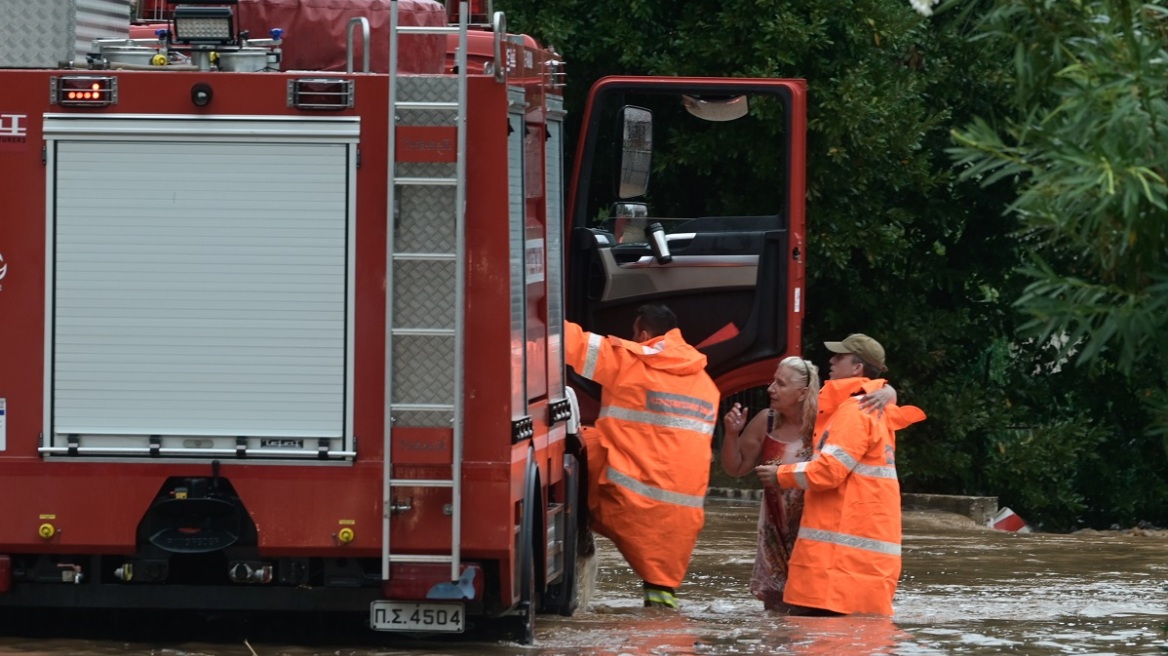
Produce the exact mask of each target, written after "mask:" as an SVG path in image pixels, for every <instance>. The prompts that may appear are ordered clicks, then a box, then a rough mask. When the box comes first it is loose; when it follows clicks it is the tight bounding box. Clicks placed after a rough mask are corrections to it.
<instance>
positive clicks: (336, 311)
mask: <svg viewBox="0 0 1168 656" xmlns="http://www.w3.org/2000/svg"><path fill="white" fill-rule="evenodd" d="M36 4H37V7H36V10H35V11H33V10H29V12H28V13H29V14H30V15H29V16H20V15H12V16H6V18H5V26H4V27H0V67H3V68H2V70H0V85H2V86H3V88H4V89H5V92H4V94H3V95H0V171H2V172H3V182H2V186H0V190H2V191H0V208H2V209H0V212H2V214H0V606H3V607H7V608H17V607H19V608H94V609H99V608H108V609H145V608H154V609H176V610H200V609H214V610H217V611H230V610H241V611H246V610H290V611H296V610H314V611H338V612H348V613H360V614H361V616H362V617H367V618H368V620H367V621H368V624H369V626H370V627H371V628H372V629H374V630H380V631H402V632H457V631H462V630H464V629H466V628H467V627H469V626H471V625H472V624H474V623H476V622H481V621H487V620H495V619H503V620H506V621H509V622H512V623H513V624H514V625H515V627H517V630H518V637H519V639H520V640H523V641H530V640H531V639H532V637H533V627H534V621H535V615H536V613H538V612H558V613H564V614H570V613H572V612H573V611H574V610H575V609H576V608H577V606H578V604H579V592H578V587H579V586H578V585H577V583H578V581H577V568H576V563H577V558H576V555H577V553H576V552H577V547H576V545H577V541H578V536H579V535H580V534H581V530H582V527H581V526H580V525H579V524H580V513H579V512H578V509H579V508H581V507H583V506H584V504H585V503H586V500H585V499H584V498H582V496H581V492H580V489H581V485H580V476H581V474H580V471H581V469H582V458H583V457H584V454H582V453H581V452H580V448H579V445H578V443H577V442H576V440H575V439H574V436H575V433H576V426H577V425H578V424H579V423H580V421H581V420H583V421H587V419H588V407H589V405H590V403H589V401H590V399H591V398H592V397H594V394H595V391H594V390H591V389H589V388H588V386H587V385H585V384H583V383H581V382H580V381H573V380H570V379H569V375H568V374H567V373H566V372H565V367H564V355H563V344H562V335H563V331H562V324H563V321H564V320H565V319H572V320H575V321H577V322H580V323H581V324H583V325H584V326H585V327H586V328H588V329H590V330H593V331H598V332H606V333H616V334H627V333H628V330H629V328H630V327H631V323H632V316H633V312H634V311H635V309H636V307H637V306H638V305H640V304H642V303H645V302H665V303H667V304H669V305H670V306H671V307H672V308H673V309H674V310H675V311H676V313H677V314H678V316H679V319H680V321H681V324H682V328H683V332H684V333H685V335H686V336H687V337H688V338H689V339H690V340H691V341H693V342H695V343H700V346H701V348H702V350H703V351H704V352H705V353H706V354H707V356H708V357H709V361H710V365H709V370H710V372H711V374H712V375H714V377H715V379H716V381H717V382H718V383H719V385H720V387H721V388H722V389H723V391H724V392H725V393H726V394H730V393H734V392H738V391H741V390H744V389H746V388H749V387H751V386H756V385H765V384H766V383H767V381H769V380H770V377H771V375H772V372H773V368H774V365H775V362H776V359H777V358H779V357H781V356H783V355H785V354H788V353H795V352H798V349H799V344H800V321H801V317H802V301H803V299H802V297H801V292H802V289H803V258H804V252H803V194H804V178H803V157H804V142H803V133H804V127H805V113H804V112H805V88H804V85H803V83H802V81H799V80H760V79H705V78H665V79H637V78H607V79H605V80H602V81H601V82H600V83H598V84H597V86H596V87H595V88H594V89H593V90H592V92H591V95H590V96H589V99H588V103H587V107H586V108H585V110H584V112H583V114H582V116H581V121H580V130H579V133H578V134H577V136H576V140H575V141H576V143H577V148H576V157H575V167H574V172H571V173H570V174H569V173H566V170H567V169H568V168H569V167H568V166H566V165H565V157H564V155H563V151H564V148H565V141H566V134H565V118H566V117H565V112H564V108H563V107H564V105H563V99H562V87H563V85H564V81H565V74H564V71H565V68H564V63H563V62H562V61H561V58H560V56H559V55H558V54H557V53H556V52H554V51H553V50H552V49H550V48H547V47H543V46H541V45H540V44H538V43H536V42H535V41H534V40H533V39H531V38H530V37H525V36H522V35H512V34H509V33H507V31H506V26H505V21H504V17H503V16H502V14H501V13H492V12H490V11H489V10H482V9H480V8H477V6H476V7H468V6H467V5H466V4H465V3H464V4H462V5H461V6H458V7H451V8H450V10H449V11H447V10H446V9H445V8H444V7H443V6H442V5H439V4H436V3H434V2H432V0H365V1H363V2H361V1H356V0H354V2H351V3H343V2H334V3H327V4H328V7H326V8H323V9H322V8H321V7H316V9H315V10H314V11H313V12H307V11H304V12H301V11H299V9H298V7H297V3H294V2H293V3H289V2H287V1H286V0H284V1H280V2H273V1H271V0H236V1H223V0H220V1H219V2H207V1H206V0H198V1H196V0H182V1H181V2H177V3H176V2H174V0H171V1H170V2H168V3H164V2H161V1H153V2H150V1H145V0H143V1H141V2H138V3H137V4H136V5H134V9H133V12H134V13H133V15H131V8H130V6H128V5H127V4H126V3H125V2H122V1H121V0H104V1H103V0H87V1H85V2H79V1H78V0H64V1H62V0H46V1H45V2H41V3H36ZM305 4H307V3H305ZM318 4H319V3H318ZM19 11H20V10H17V12H19ZM150 21H153V23H151V24H149V25H147V24H145V23H150ZM131 24H134V27H133V28H131ZM281 27H282V28H284V30H285V31H281V30H280V29H269V28H281ZM687 135H688V136H687ZM727 135H729V137H727ZM744 136H748V137H750V138H751V140H753V141H754V142H756V143H758V144H759V145H758V148H759V149H761V150H764V151H765V155H766V158H767V159H769V161H771V162H773V163H775V165H774V166H773V167H771V168H772V169H781V171H782V174H781V176H780V178H779V179H775V180H767V179H765V178H763V177H762V174H761V173H760V172H758V171H755V170H751V169H749V168H747V167H743V170H741V171H736V172H735V175H734V176H733V178H732V179H733V180H735V181H736V182H735V183H733V184H728V183H726V182H725V181H726V180H727V179H731V178H729V177H728V176H725V175H720V173H723V172H719V171H711V170H710V167H709V166H708V165H707V164H705V163H704V162H703V158H702V157H701V153H702V152H703V149H706V150H705V151H704V152H713V151H716V150H717V149H719V148H720V147H722V146H721V144H725V143H732V141H730V142H728V141H726V139H733V138H738V139H739V140H741V139H742V137H744ZM650 178H652V180H653V185H649V184H648V183H649V181H650ZM663 181H672V184H669V183H667V182H663ZM715 182H716V185H715ZM735 185H737V187H736V186H735ZM763 185H766V186H763ZM658 187H660V190H658ZM758 188H764V189H771V190H773V194H771V198H770V201H768V205H767V206H765V207H754V206H751V205H749V204H748V203H751V202H756V201H747V200H745V199H746V198H747V197H750V198H757V197H758V194H757V193H750V194H746V193H743V192H744V191H746V190H748V189H758ZM574 387H578V388H579V397H580V398H579V401H580V402H579V403H575V402H574V401H573V399H574V398H575V396H576V395H575V394H574V393H573V391H572V389H573V388H574ZM579 408H583V411H581V410H580V409H579ZM581 412H582V413H583V415H582V414H581Z"/></svg>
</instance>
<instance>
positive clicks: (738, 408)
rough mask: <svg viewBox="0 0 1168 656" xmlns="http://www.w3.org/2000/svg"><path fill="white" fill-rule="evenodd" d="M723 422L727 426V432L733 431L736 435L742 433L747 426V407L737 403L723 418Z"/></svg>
mask: <svg viewBox="0 0 1168 656" xmlns="http://www.w3.org/2000/svg"><path fill="white" fill-rule="evenodd" d="M722 424H723V425H724V426H726V432H727V433H731V432H733V433H734V434H735V435H740V434H741V433H742V429H743V428H744V427H745V426H746V408H744V407H742V404H741V403H735V404H734V407H733V408H730V412H727V413H726V416H725V417H723V418H722Z"/></svg>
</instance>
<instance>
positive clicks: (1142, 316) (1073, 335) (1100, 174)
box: [953, 0, 1168, 430]
mask: <svg viewBox="0 0 1168 656" xmlns="http://www.w3.org/2000/svg"><path fill="white" fill-rule="evenodd" d="M1166 19H1168V11H1166V10H1165V9H1164V8H1162V7H1157V6H1151V5H1139V4H1136V3H1131V2H1127V1H1125V0H1112V1H1104V0H1097V1H1095V2H1045V3H1038V2H1031V3H1012V2H1003V3H1000V4H999V5H997V6H995V8H994V10H993V11H991V12H989V14H988V15H987V16H986V22H985V25H986V34H987V35H988V36H989V37H991V38H990V41H991V42H994V43H998V44H999V45H1000V46H1001V47H1003V48H1005V47H1011V48H1012V49H1013V51H1014V66H1015V70H1016V74H1017V79H1018V94H1017V100H1016V103H1015V115H1014V117H1013V118H1010V119H1008V120H1003V121H998V122H996V123H992V124H991V123H989V122H986V121H975V122H973V123H971V124H970V125H969V126H968V127H967V128H965V129H964V130H962V131H958V132H956V133H955V136H956V140H957V142H958V144H959V146H958V147H957V148H954V149H953V153H954V155H955V157H956V159H957V161H958V163H959V165H961V166H963V167H964V172H963V177H964V178H966V179H973V180H978V181H980V182H981V183H982V184H983V185H993V184H996V183H1007V184H1011V185H1013V186H1014V188H1015V189H1016V190H1017V198H1016V200H1015V201H1014V202H1013V203H1012V204H1011V205H1010V206H1009V211H1010V212H1011V213H1012V214H1013V215H1014V216H1017V217H1018V219H1019V221H1020V226H1019V232H1018V238H1019V239H1021V240H1022V241H1023V243H1025V244H1026V245H1027V249H1028V251H1029V256H1030V262H1031V264H1030V265H1029V266H1027V267H1025V268H1023V269H1022V270H1021V273H1022V274H1023V275H1024V276H1026V277H1027V278H1028V279H1029V281H1030V282H1029V284H1028V285H1027V287H1026V289H1025V291H1024V292H1023V294H1022V295H1021V296H1020V298H1019V299H1018V302H1017V304H1018V307H1019V308H1020V309H1021V310H1022V311H1023V312H1025V313H1026V314H1027V315H1028V316H1029V318H1030V320H1029V321H1028V322H1027V323H1026V324H1025V325H1023V326H1022V330H1024V331H1027V332H1028V333H1030V334H1033V335H1036V336H1037V337H1038V338H1039V339H1040V340H1044V341H1045V340H1047V339H1049V338H1051V337H1052V336H1057V337H1059V338H1065V339H1062V351H1063V353H1064V354H1066V355H1074V356H1075V357H1076V359H1077V362H1079V363H1080V364H1086V363H1090V362H1092V361H1094V360H1096V359H1099V358H1105V359H1108V360H1110V361H1113V362H1115V363H1116V364H1117V366H1118V367H1119V370H1120V371H1121V372H1122V373H1123V374H1125V375H1127V374H1131V373H1132V372H1133V370H1134V368H1135V367H1136V366H1137V365H1138V364H1139V363H1140V362H1141V361H1143V360H1145V359H1150V360H1151V361H1152V362H1154V363H1157V365H1158V366H1159V367H1161V368H1165V366H1166V365H1168V257H1166V253H1168V179H1166V173H1168V151H1166V150H1165V149H1164V148H1163V147H1162V146H1161V144H1162V141H1163V139H1164V138H1165V136H1168V92H1166V89H1168V50H1165V48H1164V44H1165V35H1166V34H1168V21H1166ZM1162 382H1164V383H1166V384H1168V378H1165V379H1164V380H1163V381H1162ZM1159 412H1160V415H1159V416H1160V422H1161V424H1162V425H1168V414H1163V413H1162V411H1159ZM1162 429H1163V426H1162V427H1161V430H1162Z"/></svg>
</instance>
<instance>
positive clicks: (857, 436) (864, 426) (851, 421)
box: [776, 402, 895, 490]
mask: <svg viewBox="0 0 1168 656" xmlns="http://www.w3.org/2000/svg"><path fill="white" fill-rule="evenodd" d="M876 422H878V420H877V419H875V418H874V417H872V416H871V415H868V414H865V413H864V412H863V411H861V410H860V406H859V404H858V403H855V402H848V403H845V404H844V405H843V406H841V407H840V408H839V409H838V410H836V413H835V417H833V418H832V421H831V425H830V426H829V427H828V428H827V430H826V431H825V433H824V435H822V436H820V437H819V439H820V440H822V446H821V447H820V449H819V451H818V453H816V455H815V457H814V458H812V459H811V460H809V461H807V462H800V463H795V464H790V465H780V466H779V467H778V470H777V472H776V474H777V477H778V484H779V486H780V487H785V488H792V487H797V488H801V489H804V490H827V489H831V488H835V487H839V486H840V485H841V484H843V482H844V479H846V478H847V477H848V476H849V475H850V474H851V473H852V472H853V471H855V470H856V469H857V467H860V466H861V465H860V460H861V458H863V457H864V454H865V453H867V452H868V449H869V448H870V446H871V435H872V429H873V424H874V423H876ZM863 467H865V468H871V466H869V465H864V466H863ZM894 471H895V470H894ZM874 473H877V472H874Z"/></svg>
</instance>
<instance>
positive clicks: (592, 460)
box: [564, 322, 721, 588]
mask: <svg viewBox="0 0 1168 656" xmlns="http://www.w3.org/2000/svg"><path fill="white" fill-rule="evenodd" d="M564 350H565V353H566V356H567V362H568V364H569V365H570V366H571V367H572V368H573V369H575V370H576V372H577V373H579V374H581V375H583V376H585V377H586V378H590V379H592V380H594V381H596V382H597V383H599V384H600V385H601V387H602V388H603V392H602V394H601V399H600V414H599V417H598V418H597V420H596V426H595V428H594V429H593V430H591V431H588V432H587V434H588V435H589V436H590V439H588V440H586V442H589V446H588V468H589V478H590V481H589V482H590V485H589V487H590V494H589V499H588V509H589V512H590V514H591V517H592V527H593V529H595V530H596V531H597V532H598V533H600V534H601V535H604V536H605V537H607V538H609V539H611V540H612V541H613V542H614V543H615V544H616V546H617V547H618V548H619V549H620V551H621V554H623V555H624V557H625V560H627V561H628V562H629V565H631V566H632V568H633V570H634V571H636V572H637V574H638V576H640V577H641V578H642V579H644V580H645V581H648V582H650V583H655V584H658V585H663V586H668V587H671V588H676V587H677V586H679V585H680V584H681V581H682V579H683V578H684V576H685V570H686V568H687V567H688V566H689V559H690V555H691V554H692V553H693V548H694V545H695V544H696V543H697V538H698V533H699V532H700V531H701V528H702V525H703V523H704V522H705V514H704V510H703V504H704V502H705V496H706V488H707V486H708V485H709V480H710V459H711V457H712V451H711V439H712V436H713V434H714V426H715V425H716V423H717V419H718V417H717V413H718V402H719V401H720V399H721V395H720V394H719V392H718V388H717V387H716V386H715V385H714V382H713V381H712V380H711V379H710V377H709V375H707V374H706V371H705V366H706V356H704V355H702V354H701V353H700V352H699V351H698V350H697V349H695V348H694V347H692V346H690V345H689V344H687V343H686V342H685V340H684V339H683V338H682V336H681V331H679V330H677V329H674V330H671V331H669V332H668V333H666V334H665V335H664V336H662V337H659V338H657V339H655V340H652V341H651V342H648V343H645V344H640V343H637V342H632V341H628V340H623V339H619V338H617V337H605V336H602V335H596V334H593V333H588V332H585V331H584V330H582V329H581V328H580V327H579V326H578V325H576V324H574V323H571V322H567V323H566V324H565V330H564ZM597 447H599V448H597Z"/></svg>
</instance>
